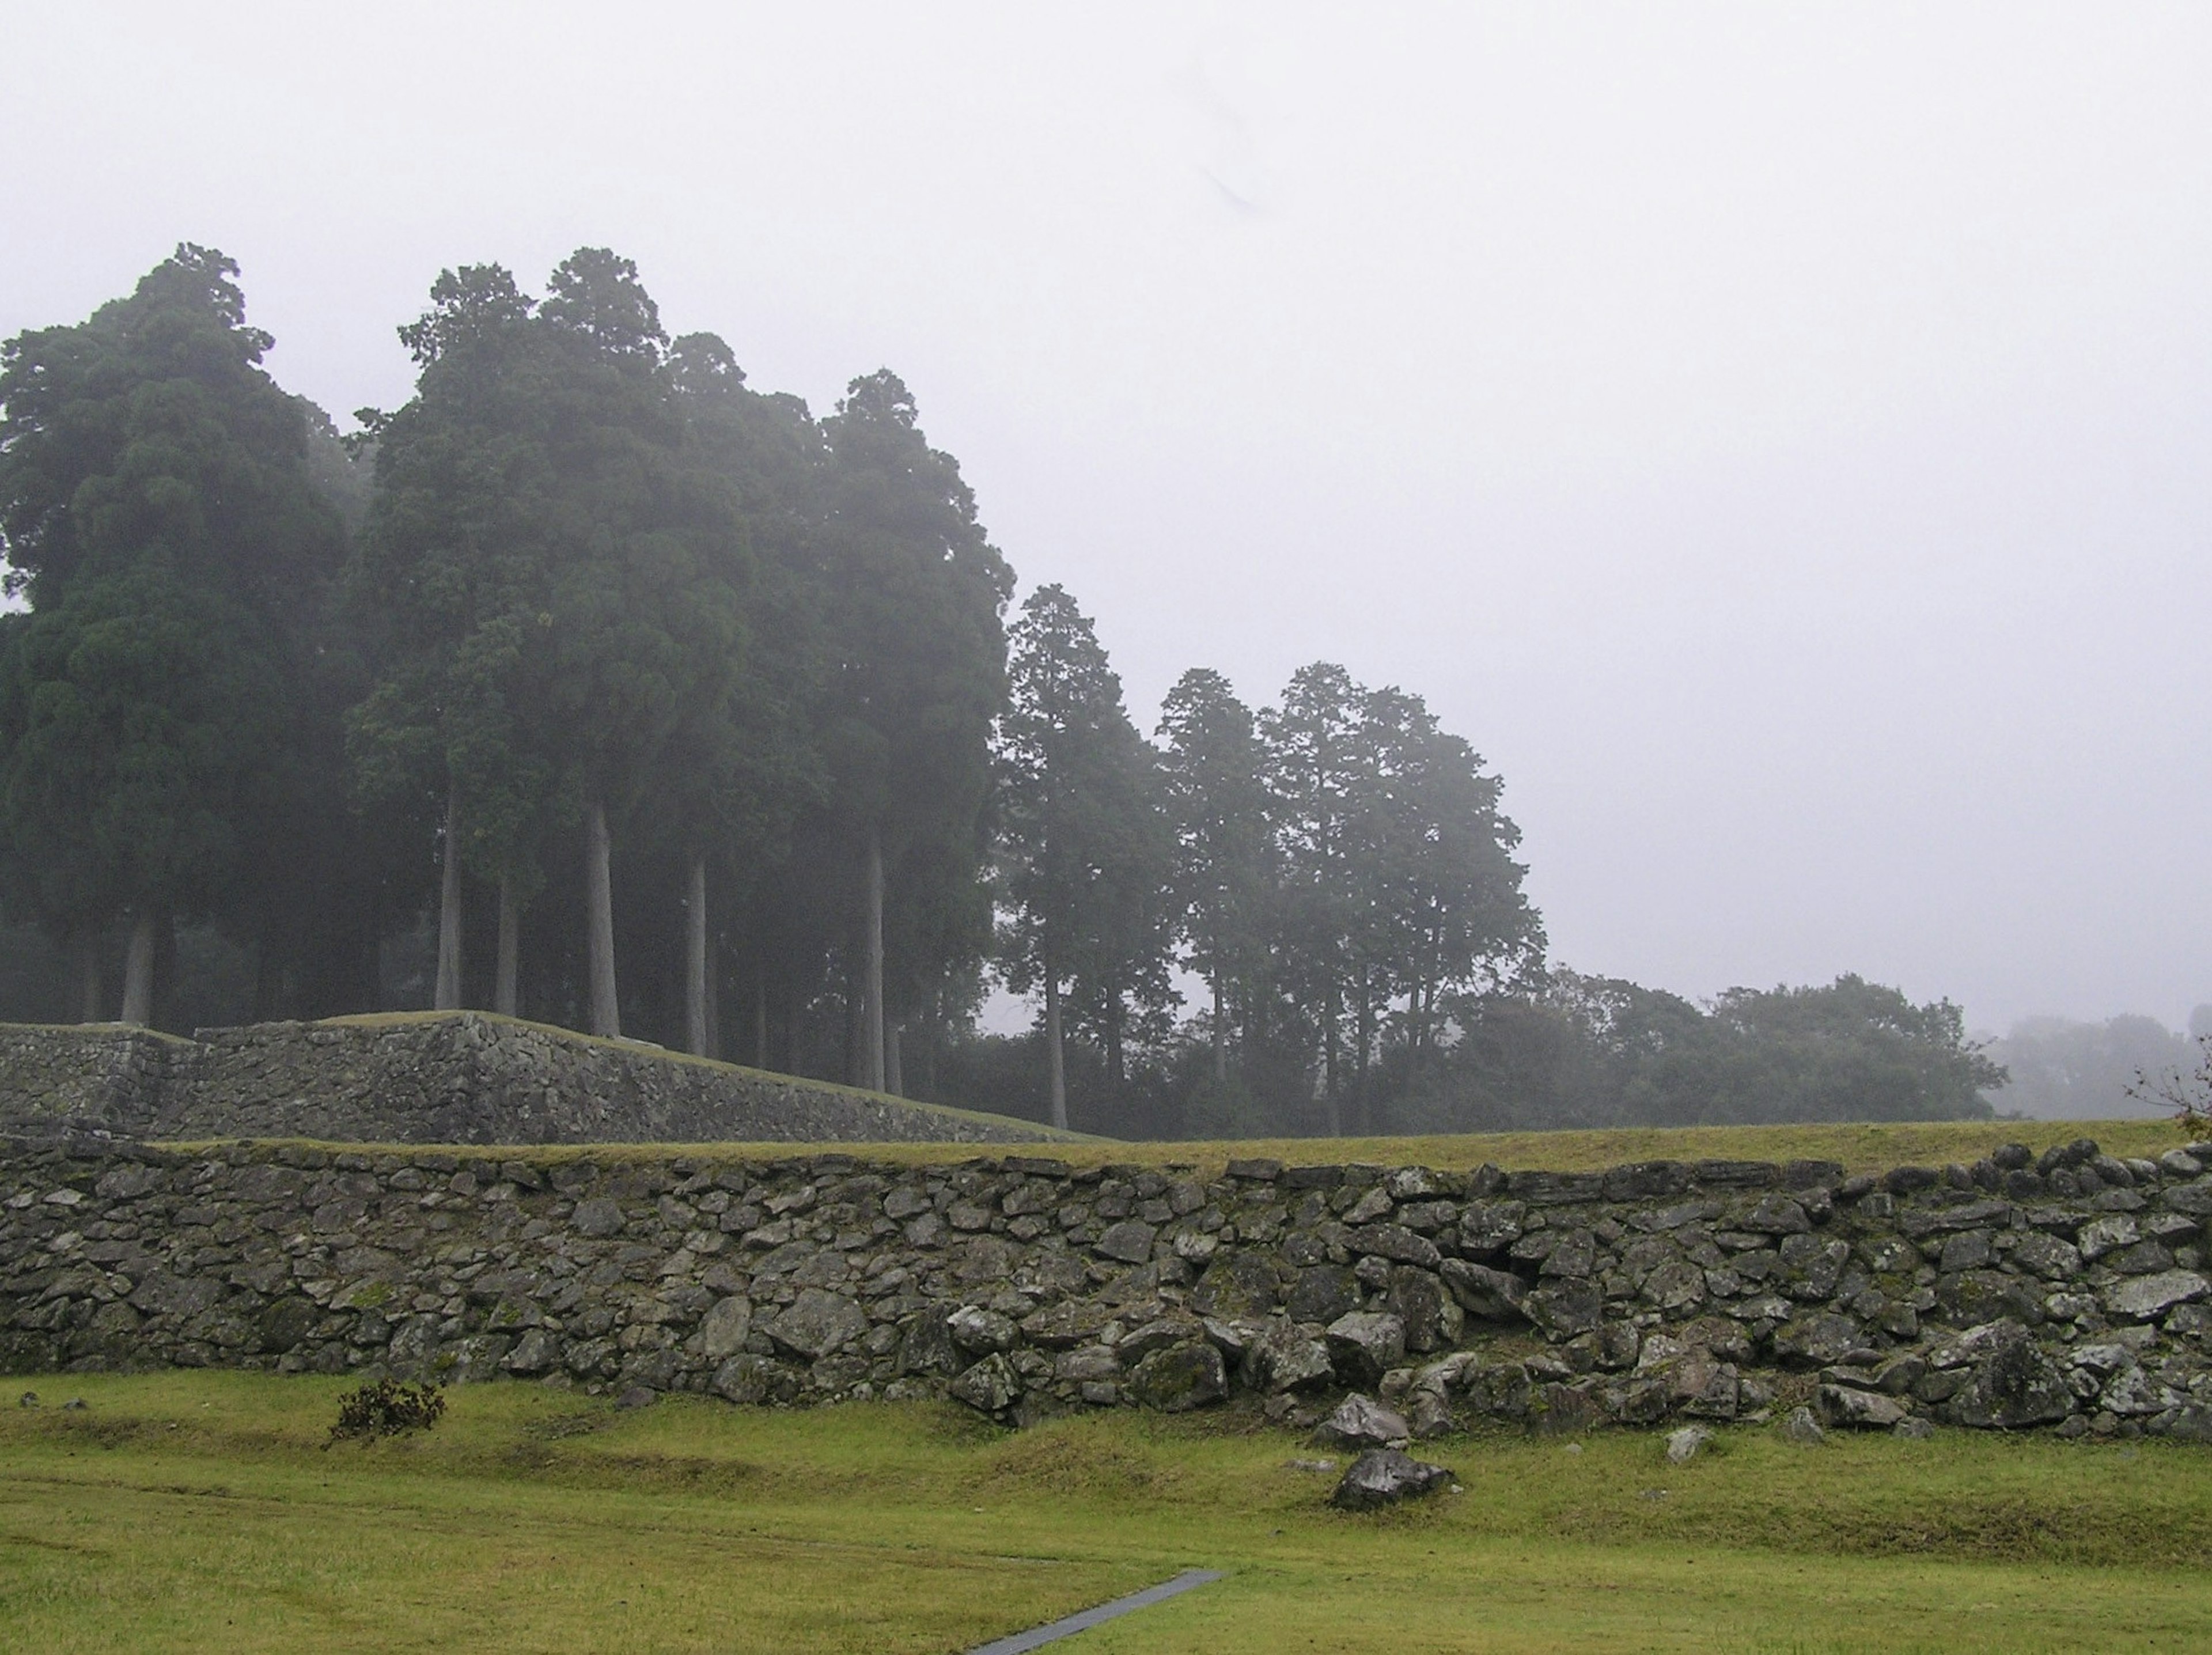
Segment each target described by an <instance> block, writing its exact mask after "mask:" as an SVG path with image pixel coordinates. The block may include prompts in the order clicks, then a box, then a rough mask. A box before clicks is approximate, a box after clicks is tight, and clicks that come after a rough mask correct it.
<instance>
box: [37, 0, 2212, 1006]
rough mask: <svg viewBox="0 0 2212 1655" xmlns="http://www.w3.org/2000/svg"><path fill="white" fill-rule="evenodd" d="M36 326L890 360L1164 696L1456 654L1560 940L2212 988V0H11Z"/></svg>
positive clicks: (1148, 715) (1121, 660)
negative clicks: (136, 287) (1968, 0)
mask: <svg viewBox="0 0 2212 1655" xmlns="http://www.w3.org/2000/svg"><path fill="white" fill-rule="evenodd" d="M0 58H4V60H5V61H6V62H7V63H8V64H9V71H8V83H9V94H8V108H9V122H8V126H9V135H8V145H9V162H8V165H7V166H6V167H4V168H0V226H4V230H0V335H9V334H13V333H15V332H16V331H18V330H19V329H21V328H23V327H26V326H40V325H43V324H46V323H50V322H56V321H70V320H76V319H81V318H82V317H83V316H84V315H85V314H87V313H88V312H89V311H90V309H91V308H92V307H94V305H95V304H97V303H98V302H100V301H102V300H103V299H106V298H108V297H111V296H112V295H117V294H119V293H122V292H125V291H126V290H127V289H129V288H130V286H131V283H132V282H133V281H134V280H135V279H136V277H137V276H138V275H139V274H140V273H141V272H143V271H144V270H145V269H146V268H147V267H149V265H152V264H154V263H155V261H157V260H158V259H160V258H161V257H162V256H163V255H164V254H165V253H167V252H168V250H169V248H170V247H171V246H172V245H173V243H175V242H176V241H178V240H182V239H190V240H197V241H201V242H204V243H210V244H212V245H215V246H220V247H222V249H223V250H224V251H225V252H227V253H230V254H231V255H232V256H233V257H234V258H235V259H238V260H239V261H240V264H241V265H243V266H244V268H245V283H246V293H247V298H248V302H249V306H250V308H251V313H252V319H254V320H255V321H256V322H257V323H258V324H259V325H260V326H264V327H266V328H268V329H269V330H270V331H271V332H274V333H275V334H276V338H277V341H278V348H277V350H276V352H275V353H274V354H273V356H271V358H270V368H271V369H272V370H273V371H274V372H275V373H276V375H277V376H278V378H279V379H281V380H283V382H284V383H285V384H286V385H287V386H289V387H290V388H292V389H295V390H298V391H301V392H305V393H306V394H307V395H309V396H311V397H313V398H314V399H316V400H317V401H319V402H320V403H322V404H323V405H325V406H326V407H328V408H330V409H331V411H333V412H336V413H343V411H348V410H350V409H353V408H355V407H357V406H360V405H380V406H391V405H395V404H397V403H398V402H400V401H402V400H404V399H405V397H406V395H407V392H408V384H409V374H408V368H409V365H408V363H407V361H406V359H405V357H404V355H403V354H402V352H401V351H400V350H399V349H398V344H397V343H396V341H395V340H394V338H393V337H392V329H393V327H394V326H396V325H397V324H398V323H400V322H402V321H404V320H407V319H410V318H411V317H412V316H413V315H415V314H416V313H418V312H419V311H420V310H421V309H422V306H423V302H424V298H425V295H426V293H427V290H428V286H429V283H430V282H431V280H432V278H433V277H435V275H436V274H437V272H438V271H439V269H440V268H441V266H444V265H453V264H457V263H464V262H483V261H488V260H496V261H499V262H501V263H503V264H506V265H509V266H511V267H512V268H513V269H514V270H515V271H517V272H518V273H519V274H520V276H521V277H523V278H524V280H525V282H526V283H528V284H535V283H541V282H542V280H543V278H544V273H545V272H546V271H548V270H549V269H550V267H551V266H552V265H553V264H555V263H556V261H557V260H558V259H560V258H561V257H562V255H563V254H565V253H567V252H568V251H569V250H570V249H572V248H574V247H575V246H579V245H585V244H591V245H610V246H614V247H616V248H617V249H619V250H620V251H622V252H623V253H628V254H629V255H630V256H631V257H633V258H635V259H636V260H637V261H638V263H639V265H641V269H642V271H643V274H644V277H645V279H646V281H647V285H648V286H649V287H650V289H652V291H653V294H654V295H655V296H656V297H657V298H658V299H659V301H660V305H661V309H662V313H663V316H664V318H665V320H666V321H667V322H668V324H669V325H670V326H671V330H672V331H676V332H684V331H687V330H690V329H694V328H708V329H712V330H714V331H715V332H720V333H721V334H722V335H724V337H726V338H727V339H729V341H730V342H731V344H732V345H733V346H734V347H735V348H736V350H737V353H738V359H739V361H740V362H743V363H744V365H745V367H746V368H747V370H748V372H749V374H750V377H751V380H752V383H753V384H754V385H755V386H759V387H763V388H771V389H781V390H790V391H795V392H799V394H801V395H803V396H805V398H807V399H808V400H809V401H810V402H811V404H812V405H814V406H815V407H816V408H817V411H826V410H827V409H828V407H829V405H830V404H831V403H832V402H833V401H834V400H835V399H836V395H837V394H838V392H839V391H840V389H841V388H842V385H843V384H844V382H845V381H846V380H848V378H850V377H852V376H853V375H854V374H860V373H863V372H866V371H868V370H871V369H873V368H877V367H878V366H884V365H889V366H890V367H892V368H896V369H897V370H898V371H899V372H900V373H901V374H902V375H904V376H905V378H906V379H907V380H908V384H909V385H910V386H912V387H913V388H914V390H915V393H916V395H917V397H918V398H919V399H920V402H921V410H922V417H923V422H924V423H925V425H926V426H927V429H928V431H929V434H930V435H931V437H932V439H933V441H935V442H936V443H937V444H938V445H939V447H945V448H949V449H950V450H951V451H952V452H953V453H956V454H957V455H958V456H959V458H960V460H961V462H962V465H963V468H964V469H965V472H966V474H967V476H968V478H969V480H970V482H972V483H973V484H975V488H976V490H977V491H978V494H979V496H980V498H981V508H982V511H983V514H984V518H985V520H986V522H987V524H988V526H989V527H990V529H991V531H992V533H993V536H994V539H995V540H996V541H997V542H998V544H999V545H1000V546H1001V547H1003V548H1004V549H1005V551H1006V553H1007V555H1008V557H1010V558H1011V559H1012V562H1013V563H1014V565H1015V567H1016V568H1017V569H1018V570H1019V572H1020V574H1021V575H1022V577H1023V580H1024V585H1025V586H1026V585H1028V584H1030V583H1035V582H1038V581H1048V580H1049V581H1062V582H1064V583H1065V584H1066V585H1067V586H1068V587H1071V588H1072V589H1073V591H1074V592H1075V593H1076V594H1077V596H1078V597H1079V599H1081V601H1082V602H1083V603H1084V604H1085V606H1086V607H1087V608H1088V609H1089V610H1090V611H1091V612H1092V613H1093V614H1095V615H1096V616H1097V619H1098V623H1099V626H1100V630H1101V633H1102V635H1103V638H1104V640H1105V642H1106V643H1107V646H1108V647H1109V649H1110V650H1111V651H1112V652H1113V654H1114V657H1115V661H1116V663H1117V665H1118V666H1120V667H1121V672H1122V675H1123V678H1124V680H1125V682H1126V683H1127V687H1128V690H1129V693H1130V700H1131V704H1132V709H1133V711H1134V712H1135V713H1136V715H1137V716H1138V720H1139V723H1140V724H1142V725H1144V726H1146V727H1150V725H1151V724H1152V722H1153V721H1154V719H1155V717H1156V711H1155V709H1157V706H1158V698H1159V696H1160V694H1161V692H1162V691H1164V689H1165V688H1166V686H1167V685H1169V683H1170V682H1171V681H1172V680H1173V678H1175V676H1176V674H1177V673H1178V672H1180V671H1181V670H1182V668H1184V667H1185V666H1191V665H1194V664H1205V665H1210V666H1218V667H1219V668H1221V669H1222V670H1223V671H1225V672H1227V673H1229V675H1230V676H1231V678H1233V679H1234V680H1235V681H1236V683H1237V686H1238V688H1239V689H1240V690H1241V691H1243V692H1244V693H1245V694H1246V696H1247V697H1249V698H1252V699H1254V700H1264V699H1267V698H1270V697H1273V695H1274V693H1275V692H1276V691H1278V690H1279V687H1280V685H1282V683H1283V681H1284V679H1285V678H1286V677H1287V676H1288V675H1289V673H1290V672H1291V670H1292V669H1293V668H1294V667H1296V666H1299V665H1301V664H1303V663H1304V662H1306V661H1309V660H1315V659H1316V658H1328V659H1332V660H1341V661H1343V662H1344V663H1345V664H1346V665H1347V666H1349V667H1350V668H1351V669H1352V672H1353V673H1354V674H1355V675H1357V676H1358V677H1359V678H1362V679H1364V680H1366V681H1369V682H1372V683H1378V684H1379V683H1386V682H1389V683H1397V684H1401V685H1404V686H1406V687H1407V688H1408V689H1411V690H1415V691H1419V692H1420V693H1422V694H1423V695H1425V696H1426V697H1428V699H1429V701H1430V703H1431V705H1432V706H1433V707H1435V708H1436V709H1437V710H1438V711H1439V712H1440V713H1441V714H1442V715H1443V718H1444V720H1445V721H1446V722H1447V724H1449V726H1450V727H1453V728H1455V729H1456V730H1458V731H1459V732H1461V733H1464V734H1466V735H1467V736H1468V737H1469V738H1470V739H1473V740H1474V743H1475V745H1477V746H1478V747H1479V748H1480V750H1481V751H1483V752H1484V753H1485V754H1486V757H1487V758H1489V759H1490V761H1491V762H1492V764H1494V765H1495V766H1496V767H1497V768H1498V770H1500V771H1501V772H1502V774H1503V775H1504V777H1505V781H1506V798H1507V805H1508V808H1509V810H1510V812H1511V813H1512V814H1513V815H1514V817H1515V818H1516V819H1517V820H1518V821H1519V822H1520V824H1521V825H1522V829H1523V830H1524V831H1525V834H1526V839H1525V842H1524V845H1523V852H1524V855H1525V859H1526V861H1528V866H1529V869H1530V873H1529V883H1530V885H1531V887H1532V889H1533V891H1534V895H1535V897H1536V900H1537V901H1538V903H1539V904H1541V907H1542V910H1543V912H1544V916H1545V919H1546V922H1547V926H1548V928H1549V932H1550V935H1551V938H1552V941H1553V953H1554V957H1555V958H1559V959H1561V960H1563V961H1565V963H1567V964H1572V965H1574V966H1575V967H1577V969H1580V970H1588V971H1595V972H1601V973H1605V974H1608V975H1618V976H1625V977H1634V978H1637V979H1638V980H1640V981H1644V982H1647V983H1654V984H1658V985H1662V986H1665V987H1668V988H1673V989H1678V990H1680V991H1683V992H1686V993H1689V994H1692V995H1707V994H1711V993H1713V992H1715V991H1717V990H1718V989H1723V988H1726V987H1728V986H1729V985H1731V984H1735V983H1752V984H1757V985H1762V986H1764V985H1770V984H1772V983H1778V982H1793V983H1795V982H1817V981H1825V980H1826V979H1828V978H1830V977H1833V976H1835V975H1836V974H1837V973H1838V972H1841V971H1846V970H1855V971H1858V972H1862V973H1863V974H1865V975H1867V976H1869V977H1875V978H1878V979H1881V980H1884V981H1888V982H1893V983H1899V985H1901V986H1902V987H1904V988H1905V989H1907V990H1908V991H1909V992H1910V993H1911V994H1912V995H1914V996H1915V997H1916V998H1923V999H1924V998H1933V997H1935V996H1936V995H1948V996H1949V997H1951V998H1953V999H1954V1000H1957V1001H1960V1002H1961V1003H1963V1004H1964V1005H1965V1006H1966V1009H1967V1013H1968V1016H1969V1019H1970V1021H1971V1022H1972V1024H1973V1025H1975V1026H1976V1027H1978V1028H1983V1029H1990V1030H1996V1029H2001V1028H2002V1027H2003V1026H2005V1025H2008V1023H2009V1022H2010V1021H2011V1020H2012V1019H2015V1018H2017V1017H2020V1016H2023V1015H2026V1014H2028V1013H2038V1012H2055V1013H2067V1014H2071V1015H2075V1016H2083V1017H2103V1016H2107V1015H2110V1014H2112V1013H2115V1012H2118V1011H2123V1010H2136V1011H2142V1012H2148V1013H2152V1014H2154V1015H2156V1016H2159V1017H2160V1018H2162V1019H2165V1020H2166V1021H2167V1022H2168V1023H2170V1024H2179V1022H2180V1021H2181V1020H2182V1019H2184V1018H2185V1016H2186V1015H2187V1013H2188V1011H2189V1009H2190V1007H2191V1006H2192V1005H2194V1004H2196V1003H2197V1002H2199V1001H2208V1000H2212V953H2208V946H2207V944H2208V940H2212V856H2208V846H2212V769H2208V764H2207V758H2208V753H2207V743H2206V739H2205V737H2206V715H2207V710H2208V704H2212V703H2208V688H2212V664H2208V660H2212V657H2208V652H2207V648H2206V636H2207V627H2206V621H2207V617H2208V615H2212V559H2208V557H2207V555H2206V554H2207V551H2208V539H2212V465H2208V463H2207V461H2208V459H2212V173H2208V161H2212V96H2208V95H2207V91H2206V88H2208V87H2212V7H2206V6H2204V5H2203V4H2201V3H2199V4H2191V5H2176V6H2170V7H2160V6H2144V5H2134V6H2125V7H2120V6H2096V7H2092V6H2086V5H2084V6H2074V7H2064V8H2045V7H2038V6H2033V5H2027V4H2023V3H2020V0H2006V3H2002V4H1997V5H1990V6H1987V7H1979V6H1973V5H1968V4H1960V3H1954V4H1946V5H1942V6H1925V5H1914V6H1900V7H1896V8H1885V7H1882V6H1879V5H1875V4H1868V3H1856V4H1850V5H1840V6H1832V7H1814V6H1809V5H1807V6H1792V7H1788V8H1782V7H1775V6H1771V5H1765V4H1744V5H1736V6H1697V5H1687V4H1669V5H1665V6H1650V5H1633V6H1632V5H1622V6H1591V7H1576V6H1570V5H1565V4H1555V3H1545V4H1541V5H1528V6H1522V7H1510V8H1505V7H1482V6H1474V5H1468V4H1455V5H1449V6H1437V7H1392V6H1384V5H1380V4H1375V3H1366V4H1361V5H1358V6H1346V7H1342V8H1326V9H1313V8H1304V7H1297V6H1292V5H1286V4H1282V3H1269V4H1261V5H1251V6H1230V5H1219V6H1207V5H1198V4H1188V3H1185V4H1177V5H1171V6H1163V7H1151V6H1143V5H1133V4H1128V3H1117V4H1115V5H1113V6H1100V7H1096V8H1091V9H1077V8H1071V7H1062V6H1040V5H1036V4H1034V3H1032V4H1025V5H1008V6H1003V7H984V6H956V5H944V4H931V5H923V6H917V5H911V4H908V5H896V6H891V5H885V6H880V7H851V6H837V5H830V4H822V3H809V4H793V3H785V4H782V5H779V6H775V7H763V6H744V5H730V4H714V5H696V6H682V5H659V6H656V5H650V4H639V3H635V0H633V3H629V4H623V5H612V4H605V3H602V4H599V5H595V6H590V7H570V6H562V5H557V4H550V3H538V4H531V5H517V6H495V5H468V4H462V3H453V0H448V3H443V4H437V5H423V6H410V5H404V4H395V3H389V0H386V3H380V4H376V5H370V6H354V7H349V8H347V9H346V11H345V15H343V16H340V15H337V14H336V9H334V8H328V7H319V6H307V5H300V4H282V5H270V4H262V5H256V4H243V3H231V4H227V5H225V6H224V7H222V8H221V9H220V10H219V11H210V10H209V9H206V8H198V7H184V6H177V5H174V4H162V5H149V6H122V5H103V4H99V3H91V0H81V3H74V4H71V5H69V6H65V7H64V6H52V5H48V4H30V3H22V0H0Z"/></svg>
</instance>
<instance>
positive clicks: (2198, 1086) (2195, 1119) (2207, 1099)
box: [2126, 1035, 2212, 1134]
mask: <svg viewBox="0 0 2212 1655" xmlns="http://www.w3.org/2000/svg"><path fill="white" fill-rule="evenodd" d="M2197 1049H2198V1050H2199V1051H2200V1052H2201V1053H2202V1059H2201V1061H2200V1062H2198V1063H2197V1069H2196V1072H2195V1073H2194V1074H2182V1073H2181V1071H2180V1070H2179V1069H2170V1070H2168V1071H2167V1072H2166V1073H2165V1074H2159V1075H2152V1074H2146V1073H2145V1072H2144V1071H2142V1069H2137V1070H2136V1078H2135V1080H2134V1081H2133V1082H2132V1083H2131V1084H2130V1086H2128V1087H2127V1088H2126V1091H2127V1094H2128V1096H2129V1097H2130V1098H2134V1099H2135V1100H2136V1102H2137V1103H2142V1104H2154V1105H2156V1106H2158V1107H2159V1108H2161V1109H2167V1110H2172V1112H2173V1118H2174V1123H2175V1124H2176V1125H2178V1126H2179V1127H2180V1128H2181V1129H2182V1130H2183V1131H2185V1132H2188V1133H2191V1134H2201V1133H2203V1132H2204V1131H2206V1130H2208V1129H2212V1035H2202V1036H2199V1037H2198V1038H2197Z"/></svg>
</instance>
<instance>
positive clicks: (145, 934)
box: [121, 908, 155, 1029]
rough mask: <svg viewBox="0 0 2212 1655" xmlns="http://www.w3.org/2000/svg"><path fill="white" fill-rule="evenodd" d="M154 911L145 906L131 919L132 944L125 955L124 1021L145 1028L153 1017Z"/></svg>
mask: <svg viewBox="0 0 2212 1655" xmlns="http://www.w3.org/2000/svg"><path fill="white" fill-rule="evenodd" d="M154 946H155V920H154V910H152V909H150V908H142V909H140V910H138V916H137V918H136V919H134V920H132V921H131V946H130V948H129V950H128V951H127V952H125V954H124V957H123V1016H122V1019H121V1020H122V1021H124V1022H125V1023H129V1024H131V1025H135V1026H137V1027H138V1028H142V1029H143V1028H144V1027H145V1026H146V1025H148V1024H149V1023H150V1022H152V1021H153V1020H154Z"/></svg>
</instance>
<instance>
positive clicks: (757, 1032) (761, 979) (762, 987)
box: [753, 965, 768, 1069]
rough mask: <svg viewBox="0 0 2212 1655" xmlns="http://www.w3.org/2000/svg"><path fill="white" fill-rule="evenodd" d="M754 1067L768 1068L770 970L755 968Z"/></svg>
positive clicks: (763, 967)
mask: <svg viewBox="0 0 2212 1655" xmlns="http://www.w3.org/2000/svg"><path fill="white" fill-rule="evenodd" d="M753 1067H754V1068H757V1069H764V1068H767V1067H768V969H767V968H766V967H765V966H762V965H756V966H754V967H753Z"/></svg>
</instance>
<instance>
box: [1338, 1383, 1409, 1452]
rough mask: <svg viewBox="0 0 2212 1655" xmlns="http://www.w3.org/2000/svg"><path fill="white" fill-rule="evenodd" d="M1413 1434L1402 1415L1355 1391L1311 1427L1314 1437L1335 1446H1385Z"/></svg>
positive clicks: (1403, 1439)
mask: <svg viewBox="0 0 2212 1655" xmlns="http://www.w3.org/2000/svg"><path fill="white" fill-rule="evenodd" d="M1412 1435H1413V1431H1412V1429H1411V1427H1409V1426H1408V1425H1407V1421H1406V1416H1405V1415H1402V1414H1399V1413H1396V1412H1395V1411H1394V1410H1392V1409H1387V1408H1385V1407H1383V1404H1382V1403H1380V1402H1376V1401H1374V1400H1373V1399H1371V1398H1370V1397H1367V1396H1361V1395H1360V1394H1359V1393H1358V1391H1356V1390H1355V1391H1353V1392H1352V1395H1350V1396H1346V1398H1345V1399H1344V1400H1343V1401H1342V1402H1339V1403H1338V1404H1337V1405H1336V1410H1335V1412H1334V1413H1332V1414H1331V1415H1329V1416H1328V1418H1327V1419H1325V1420H1323V1421H1322V1422H1321V1423H1320V1424H1319V1425H1317V1426H1316V1427H1314V1440H1315V1441H1316V1442H1319V1443H1327V1444H1329V1445H1332V1446H1334V1447H1338V1448H1387V1447H1389V1445H1391V1444H1392V1443H1394V1442H1404V1441H1405V1440H1407V1438H1409V1437H1411V1436H1412Z"/></svg>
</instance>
